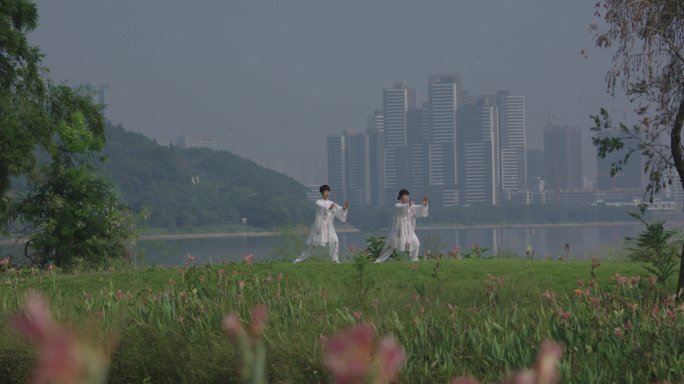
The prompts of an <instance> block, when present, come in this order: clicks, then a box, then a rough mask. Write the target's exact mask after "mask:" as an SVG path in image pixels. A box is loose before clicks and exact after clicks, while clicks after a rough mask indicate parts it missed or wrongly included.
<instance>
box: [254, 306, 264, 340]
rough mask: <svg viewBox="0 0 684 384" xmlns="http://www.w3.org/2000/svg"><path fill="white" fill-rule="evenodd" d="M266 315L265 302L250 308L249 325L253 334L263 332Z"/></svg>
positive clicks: (258, 334)
mask: <svg viewBox="0 0 684 384" xmlns="http://www.w3.org/2000/svg"><path fill="white" fill-rule="evenodd" d="M266 317H268V307H266V304H259V305H257V306H256V307H254V308H253V309H252V322H251V327H252V332H253V333H254V334H255V335H257V336H260V335H262V334H263V333H264V323H265V322H266Z"/></svg>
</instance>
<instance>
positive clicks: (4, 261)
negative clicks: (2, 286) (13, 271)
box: [0, 257, 10, 267]
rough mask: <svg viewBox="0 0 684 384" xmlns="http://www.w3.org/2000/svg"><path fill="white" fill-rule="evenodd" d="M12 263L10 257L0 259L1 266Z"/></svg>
mask: <svg viewBox="0 0 684 384" xmlns="http://www.w3.org/2000/svg"><path fill="white" fill-rule="evenodd" d="M9 263H10V259H9V257H5V258H4V259H0V267H6V266H8V265H9Z"/></svg>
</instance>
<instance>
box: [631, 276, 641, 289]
mask: <svg viewBox="0 0 684 384" xmlns="http://www.w3.org/2000/svg"><path fill="white" fill-rule="evenodd" d="M640 281H641V277H639V276H632V277H630V279H629V286H630V288H634V287H636V286H638V285H639V282H640Z"/></svg>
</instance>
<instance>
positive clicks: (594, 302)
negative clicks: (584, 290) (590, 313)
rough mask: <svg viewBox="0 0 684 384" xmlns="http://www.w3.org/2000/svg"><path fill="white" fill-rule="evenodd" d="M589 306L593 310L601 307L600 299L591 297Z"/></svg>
mask: <svg viewBox="0 0 684 384" xmlns="http://www.w3.org/2000/svg"><path fill="white" fill-rule="evenodd" d="M591 305H592V306H593V307H594V308H598V307H600V306H601V298H600V297H597V296H594V297H592V298H591Z"/></svg>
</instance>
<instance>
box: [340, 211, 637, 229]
mask: <svg viewBox="0 0 684 384" xmlns="http://www.w3.org/2000/svg"><path fill="white" fill-rule="evenodd" d="M628 210H629V209H628V208H624V207H609V206H588V205H576V206H561V205H472V206H467V207H446V208H440V209H431V210H430V216H428V217H427V218H425V219H421V221H420V224H419V226H420V225H431V224H437V225H439V224H458V225H479V224H557V223H591V222H616V221H626V220H628V219H629V215H628V214H627V212H628ZM392 214H393V209H392V207H378V208H365V209H363V210H360V209H357V210H352V211H350V214H349V219H348V221H349V223H350V224H352V225H354V226H356V227H357V228H361V229H364V230H371V231H374V230H377V229H380V228H386V227H387V226H389V224H390V221H391V220H392Z"/></svg>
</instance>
